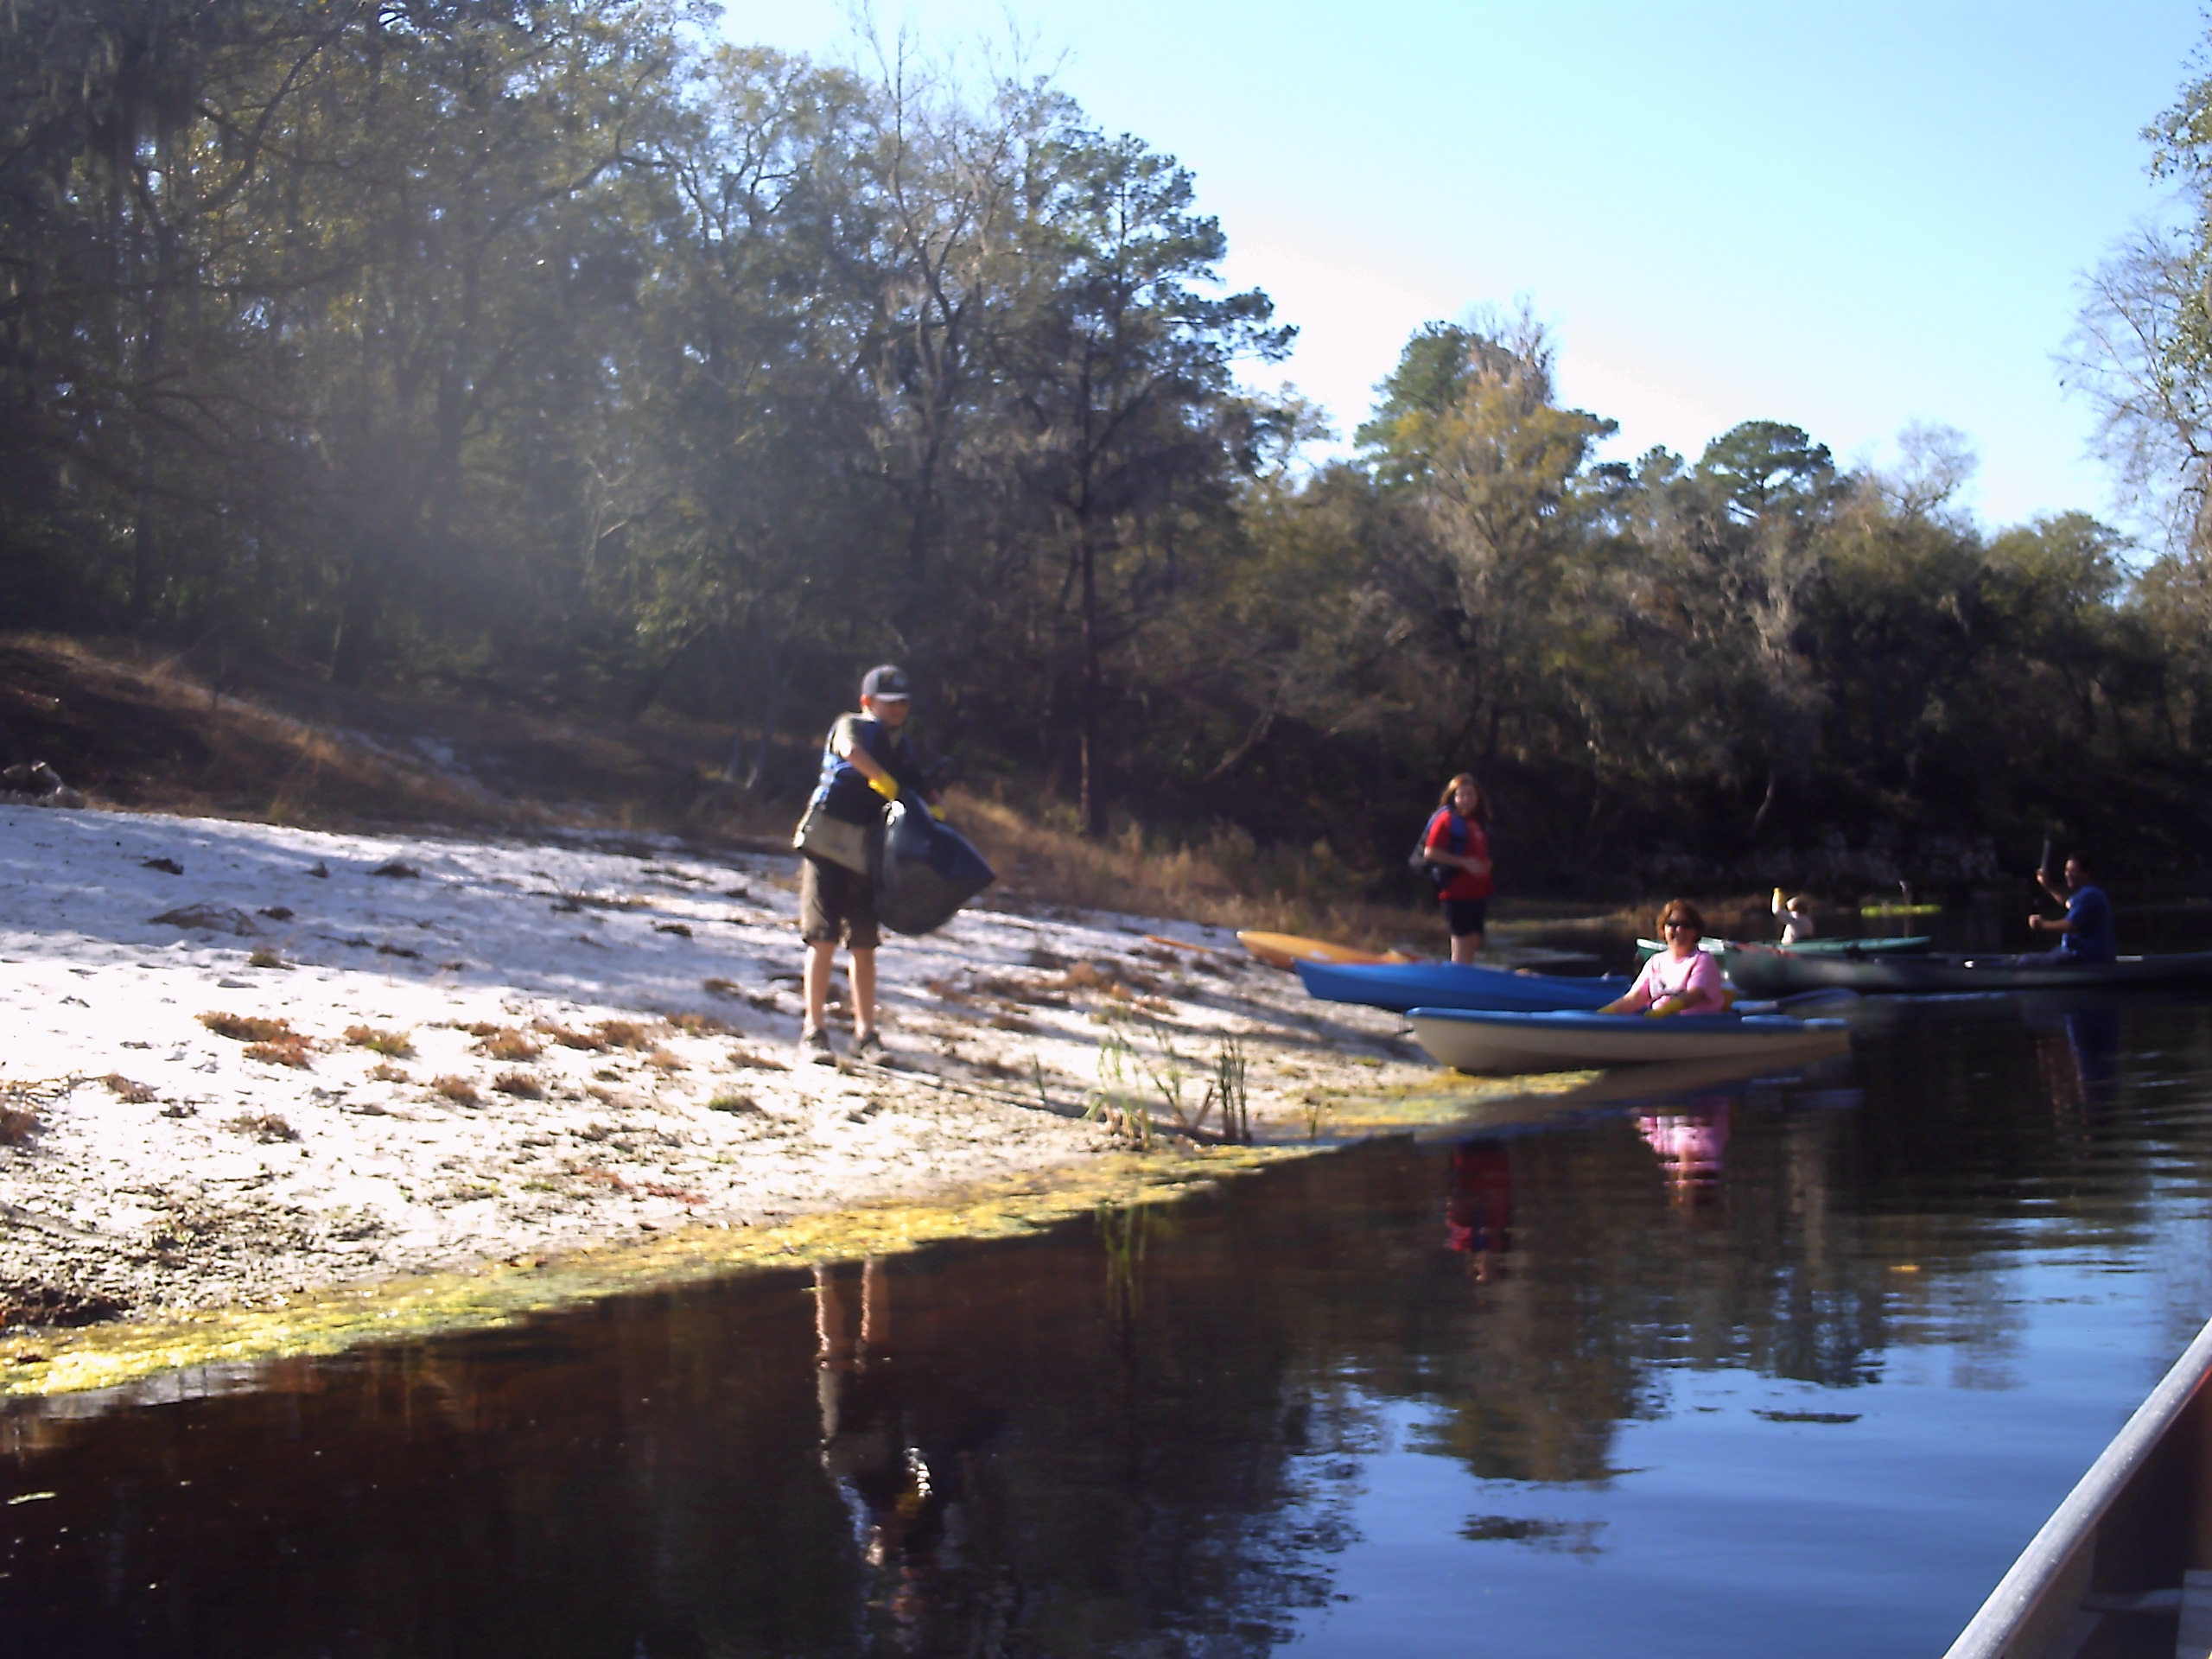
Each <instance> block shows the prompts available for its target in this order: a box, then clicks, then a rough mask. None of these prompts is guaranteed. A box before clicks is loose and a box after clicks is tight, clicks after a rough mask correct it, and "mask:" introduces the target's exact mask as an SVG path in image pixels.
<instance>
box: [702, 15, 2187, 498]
mask: <svg viewBox="0 0 2212 1659" xmlns="http://www.w3.org/2000/svg"><path fill="white" fill-rule="evenodd" d="M876 18H877V22H878V25H879V27H880V29H883V30H884V31H885V32H886V33H891V32H895V31H896V30H897V29H899V27H900V26H901V25H902V24H903V25H904V26H905V27H906V28H907V29H909V30H910V31H911V32H912V34H913V35H915V36H916V37H917V38H918V40H919V41H921V42H923V43H925V45H929V46H933V47H942V46H944V45H947V44H957V43H959V42H963V41H964V42H973V41H978V40H982V39H995V40H997V41H1001V42H1002V41H1004V39H1005V38H1006V36H1007V30H1008V27H1009V23H1011V24H1012V26H1013V27H1014V29H1017V30H1019V31H1020V33H1021V34H1023V35H1027V37H1028V38H1029V39H1030V41H1032V42H1033V52H1034V53H1035V54H1037V55H1038V56H1039V57H1040V58H1041V59H1043V60H1046V61H1051V60H1058V62H1059V64H1060V68H1059V73H1058V79H1059V81H1060V83H1061V84H1062V85H1063V86H1065V88H1066V89H1067V91H1069V92H1071V93H1072V94H1073V95H1074V96H1075V97H1076V98H1077V99H1079V100H1080V101H1081V102H1082V104H1083V105H1084V107H1085V108H1086V109H1087V110H1088V111H1090V114H1091V116H1092V117H1093V118H1094V119H1095V120H1096V121H1097V122H1098V123H1099V124H1101V125H1102V126H1104V127H1107V128H1109V129H1110V130H1125V131H1128V132H1133V133H1135V134H1137V135H1138V136H1139V137H1142V138H1143V139H1145V140H1146V141H1147V143H1150V144H1151V145H1152V146H1153V147H1154V148H1155V149H1161V150H1165V151H1167V152H1169V153H1171V154H1173V155H1174V156H1178V157H1179V158H1180V159H1181V160H1182V161H1183V162H1185V164H1186V165H1188V166H1189V167H1190V168H1192V170H1193V172H1194V173H1195V174H1196V175H1197V177H1198V188H1199V194H1200V199H1201V201H1202V202H1203V204H1204V205H1205V207H1206V209H1207V210H1208V211H1210V212H1211V213H1215V214H1217V215H1218V216H1219V218H1220V219H1221V221H1222V224H1223V226H1224V230H1225V231H1226V232H1228V236H1229V241H1230V261H1229V264H1228V266H1227V275H1228V277H1230V280H1231V281H1232V282H1234V283H1236V284H1237V285H1239V286H1249V285H1256V286H1259V287H1262V288H1264V289H1267V290H1268V293H1269V294H1271V295H1272V296H1274V299H1275V302H1276V305H1277V308H1278V311H1279V313H1280V315H1281V317H1282V319H1283V320H1284V321H1289V322H1294V323H1296V324H1297V325H1299V327H1300V330H1301V337H1300V345H1299V350H1298V353H1297V355H1296V356H1295V357H1294V359H1292V361H1291V362H1290V364H1289V365H1287V368H1285V369H1284V370H1281V371H1280V373H1281V374H1283V375H1287V378H1290V379H1291V380H1293V381H1294V382H1295V383H1296V384H1297V385H1298V386H1299V387H1300V390H1301V391H1304V392H1305V393H1306V395H1307V396H1308V397H1313V398H1314V399H1316V400H1317V401H1319V402H1320V403H1322V404H1325V405H1326V406H1327V408H1328V409H1329V410H1330V413H1331V415H1332V418H1333V420H1334V421H1335V423H1337V425H1338V428H1339V429H1342V430H1344V431H1345V432H1347V433H1348V432H1349V430H1350V429H1351V427H1352V426H1353V425H1355V424H1357V422H1358V421H1359V420H1360V418H1361V417H1362V416H1363V414H1364V413H1365V410H1366V408H1367V405H1368V402H1369V399H1370V391H1371V388H1372V387H1373V385H1375V383H1376V381H1377V380H1379V379H1380V378H1382V377H1383V375H1384V374H1386V373H1387V372H1389V368H1390V366H1391V365H1392V364H1393V363H1394V362H1395V359H1396V357H1397V353H1398V350H1399V348H1400V346H1402V345H1403V343H1404V341H1405V340H1406V337H1407V336H1408V334H1410V333H1411V332H1412V331H1413V330H1414V328H1415V327H1418V326H1419V325H1420V324H1421V323H1422V322H1424V321H1428V320H1430V319H1434V318H1451V317H1457V316H1460V315H1464V314H1465V313H1466V312H1467V310H1468V309H1469V308H1471V307H1473V306H1476V305H1479V304H1483V303H1485V302H1488V303H1492V304H1498V305H1510V304H1511V303H1512V302H1514V301H1515V300H1516V298H1518V297H1520V296H1526V297H1527V298H1528V299H1529V301H1530V302H1532V303H1533V305H1534V306H1535V310H1536V312H1537V315H1540V316H1541V317H1542V318H1544V319H1545V320H1546V321H1547V322H1548V323H1549V324H1550V325H1551V327H1553V329H1554V332H1555V334H1556V337H1557V340H1558V343H1559V346H1560V385H1561V391H1562V393H1563V395H1564V396H1565V397H1566V398H1567V400H1568V401H1570V402H1572V403H1574V404H1579V405H1580V406H1582V407H1585V408H1587V409H1591V410H1595V411H1596V412H1598V413H1599V414H1601V415H1605V416H1611V418H1613V419H1615V420H1617V421H1618V422H1619V423H1621V434H1620V435H1619V437H1618V438H1617V439H1616V440H1615V441H1614V442H1613V444H1612V445H1611V449H1610V450H1609V452H1608V453H1609V454H1611V456H1614V457H1617V458H1621V459H1628V458H1632V457H1633V456H1634V455H1635V454H1638V453H1640V452H1641V451H1642V450H1643V449H1644V448H1648V447H1649V446H1650V445H1652V444H1655V443H1663V444H1665V445H1667V446H1669V448H1675V449H1678V450H1682V451H1685V452H1687V453H1688V454H1693V455H1694V454H1696V452H1697V451H1698V450H1699V449H1700V448H1702V447H1703V445H1704V444H1705V442H1706V441H1707V439H1708V438H1710V437H1712V436H1713V435H1715V434H1717V433H1719V432H1721V431H1724V430H1726V429H1727V428H1728V427H1730V426H1732V425H1733V424H1734V423H1736V422H1738V421H1741V420H1749V419H1768V420H1783V421H1791V422H1795V423H1796V424H1798V425H1800V426H1802V427H1804V428H1805V429H1807V430H1808V431H1809V432H1811V433H1812V434H1813V435H1814V436H1815V437H1816V438H1818V439H1819V440H1821V442H1825V443H1827V444H1828V445H1829V446H1830V447H1831V448H1833V449H1834V451H1835V453H1836V454H1837V455H1838V457H1839V458H1840V459H1844V460H1847V461H1848V460H1854V459H1867V460H1872V461H1875V462H1877V463H1879V462H1882V461H1885V460H1887V459H1888V458H1890V457H1891V455H1892V454H1893V453H1894V451H1893V447H1892V440H1893V439H1894V437H1895V435H1896V434H1897V431H1898V429H1900V428H1902V427H1903V426H1904V424H1905V423H1908V422H1912V421H1923V422H1941V423H1948V424H1949V425H1952V426H1955V427H1957V428H1958V429H1961V431H1963V432H1964V433H1965V434H1966V435H1967V438H1968V440H1969V441H1970V442H1972V444H1973V445H1974V448H1975V449H1976V451H1977V452H1978V453H1979V454H1980V457H1981V468H1980V474H1979V475H1978V478H1977V480H1976V482H1975V484H1974V490H1973V496H1972V499H1971V501H1970V503H1969V505H1973V506H1974V508H1975V509H1976V510H1977V511H1978V512H1980V514H1981V516H1982V517H1983V518H1984V519H1985V521H1986V522H1988V523H1990V524H2007V523H2012V522H2015V521H2018V520H2019V519H2022V518H2027V517H2030V516H2031V515H2033V514H2036V513H2038V512H2055V511H2062V510H2064V509H2067V508H2072V507H2082V508H2088V509H2089V510H2092V511H2096V512H2106V513H2108V512H2109V511H2110V508H2111V500H2110V486H2109V484H2108V481H2107V477H2106V474H2105V473H2104V471H2103V469H2102V468H2101V467H2100V466H2099V465H2098V464H2097V463H2096V462H2095V461H2094V460H2092V459H2091V458H2090V457H2089V456H2088V454H2087V452H2086V442H2087V439H2088V434H2089V429H2090V424H2091V422H2090V415H2089V412H2088V410H2087V409H2086V408H2085V407H2084V406H2083V405H2082V404H2079V403H2078V402H2075V401H2074V400H2072V399H2069V397H2067V396H2066V395H2065V394H2064V393H2063V391H2062V390H2061V388H2060V385H2059V383H2058V374H2057V371H2056V367H2055V366H2054V364H2053V361H2052V358H2053V354H2054V353H2056V352H2057V351H2058V350H2059V349H2060V348H2061V347H2062V346H2063V343H2064V340H2065V337H2066V334H2067V333H2068V330H2069V327H2070V326H2071V324H2072V321H2073V317H2074V313H2075V308H2076V305H2077V293H2076V283H2077V281H2078V278H2079V276H2080V274H2081V273H2082V271H2083V270H2086V269H2087V268H2088V267H2089V266H2091V265H2093V264H2095V263H2096V261H2097V260H2098V259H2099V258H2100V257H2101V256H2102V254H2103V253H2104V252H2105V251H2106V250H2107V247H2108V246H2109V245H2111V244H2112V243H2113V240H2114V239H2115V238H2118V237H2120V236H2121V235H2122V234H2123V233H2125V232H2126V230H2127V229H2128V227H2129V226H2131V225H2132V224H2133V223H2134V222H2136V221H2137V220H2139V219H2143V218H2144V217H2145V216H2147V215H2149V214H2151V213H2154V212H2156V211H2157V210H2158V194H2156V192H2155V191H2154V189H2153V187H2152V184H2151V182H2150V181H2149V179H2148V178H2147V176H2146V175H2145V171H2144V161H2145V150H2144V147H2143V144H2142V143H2141V141H2140V139H2139V137H2138V133H2139V130H2140V129H2141V127H2142V126H2143V125H2144V124H2145V122H2147V121H2149V120H2150V119H2151V118H2152V117H2154V116H2155V115H2156V114H2157V113H2158V111H2160V110H2161V109H2163V108H2164V107H2165V106H2166V105H2168V104H2170V103H2171V101H2172V99H2173V97H2174V94H2175V92H2176V90H2177V87H2178V86H2179V85H2180V83H2181V81H2182V79H2183V76H2184V74H2185V73H2188V70H2189V66H2190V62H2191V54H2192V52H2193V50H2194V48H2195V47H2196V42H2197V41H2198V40H2199V39H2200V38H2201V37H2202V33H2203V31H2204V29H2205V22H2204V19H2203V17H2202V14H2200V12H2199V11H2198V10H2196V7H2194V6H2192V5H2189V4H2183V3H2152V0H2100V3H2098V4H2096V5H2094V6H2093V5H2090V4H2088V3H2082V0H2075V3H2070V4H2057V3H2047V0H2019V3H2007V4H2004V5H1999V4H1994V3H1983V4H1974V5H1966V4H1955V3H1954V4H1943V3H1920V4H1896V3H1883V0H1877V3H1862V4H1859V5H1858V6H1855V7H1851V8H1845V7H1841V6H1834V5H1831V6H1827V7H1819V8H1815V7H1789V6H1783V5H1773V4H1770V5H1763V6H1751V5H1743V4H1687V5H1680V4H1678V5H1675V6H1671V7H1661V6H1652V5H1649V4H1646V5H1640V6H1630V5H1628V4H1625V3H1618V0H1592V3H1584V4H1576V3H1555V4H1554V5H1552V6H1549V7H1541V8H1540V7H1535V6H1530V5H1526V4H1521V5H1510V6H1508V5H1497V4H1490V3H1465V4H1459V5H1447V4H1441V3H1427V0H1424V3H1408V4H1398V5H1381V6H1376V5H1368V6H1359V7H1354V6H1348V5H1338V6H1330V7H1323V6H1319V5H1314V4H1312V3H1310V0H1278V3H1273V4H1268V5H1259V4H1253V3H1246V0H1235V3H1214V4H1210V5H1198V4H1192V3H1188V0H1184V3H1167V0H1122V3H1120V4H1118V5H1116V6H1111V7H1108V6H1098V5H1091V6H1075V5H1071V4H1066V3H1055V0H1013V3H1011V4H1001V3H999V0H906V3H905V4H903V5H899V4H894V3H885V4H882V5H880V6H879V7H878V9H877V10H876ZM726 29H727V32H728V35H730V36H731V37H732V38H734V39H741V40H747V41H760V42H764V43H766V44H769V45H773V46H778V47H781V48H785V49H787V50H797V51H804V52H809V53H813V54H819V55H823V56H829V57H837V56H842V55H847V54H849V53H850V51H851V49H852V48H851V39H852V37H851V34H850V29H849V18H848V13H847V11H846V10H845V9H844V8H843V7H842V6H841V5H840V4H839V3H837V0H784V3H779V4H778V5H775V6H773V7H766V6H747V5H743V4H734V5H732V6H731V8H730V10H729V12H728V18H727V22H726ZM1276 373H1278V372H1268V378H1269V379H1270V380H1272V379H1273V378H1275V375H1276Z"/></svg>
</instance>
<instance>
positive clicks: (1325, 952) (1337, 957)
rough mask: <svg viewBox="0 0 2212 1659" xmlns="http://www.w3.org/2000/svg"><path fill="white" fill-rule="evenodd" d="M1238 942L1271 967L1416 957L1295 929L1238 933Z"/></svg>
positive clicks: (1367, 961) (1385, 960) (1397, 960)
mask: <svg viewBox="0 0 2212 1659" xmlns="http://www.w3.org/2000/svg"><path fill="white" fill-rule="evenodd" d="M1236 942H1237V943H1238V944H1241V945H1243V947H1244V948H1245V949H1246V950H1249V951H1250V952H1251V953H1252V954H1253V955H1254V956H1255V957H1258V958H1259V959H1260V960H1261V961H1262V962H1264V963H1267V964H1268V967H1270V968H1289V967H1293V966H1294V965H1295V964H1297V963H1301V962H1335V963H1353V964H1358V963H1368V964H1372V963H1378V962H1411V961H1413V960H1414V958H1413V957H1408V956H1403V955H1401V954H1400V953H1399V952H1397V951H1395V950H1384V951H1381V952H1376V951H1373V950H1354V949H1353V948H1352V947H1351V945H1348V944H1330V943H1329V941H1328V940H1326V939H1301V938H1299V937H1298V935H1297V934H1295V933H1239V934H1238V935H1237V936H1236Z"/></svg>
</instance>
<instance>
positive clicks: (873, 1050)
mask: <svg viewBox="0 0 2212 1659" xmlns="http://www.w3.org/2000/svg"><path fill="white" fill-rule="evenodd" d="M853 1058H855V1059H856V1060H859V1061H861V1062H862V1063H863V1064H864V1065H882V1064H883V1063H884V1061H886V1060H887V1059H889V1058H891V1057H890V1055H888V1054H887V1053H886V1052H884V1048H883V1039H882V1038H880V1037H879V1036H877V1035H876V1034H875V1033H874V1032H872V1031H870V1032H863V1033H861V1039H860V1040H859V1041H858V1042H856V1043H855V1044H854V1045H853Z"/></svg>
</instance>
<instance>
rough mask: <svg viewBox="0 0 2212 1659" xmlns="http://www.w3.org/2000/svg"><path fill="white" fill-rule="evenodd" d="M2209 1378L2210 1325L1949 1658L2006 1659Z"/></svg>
mask: <svg viewBox="0 0 2212 1659" xmlns="http://www.w3.org/2000/svg"><path fill="white" fill-rule="evenodd" d="M2208 1376H2212V1319H2208V1320H2206V1321H2205V1324H2204V1326H2203V1328H2202V1329H2201V1330H2200V1331H2198V1332H2197V1333H2196V1337H2195V1338H2194V1339H2193V1340H2192V1341H2191V1342H2190V1344H2189V1346H2188V1347H2187V1348H2185V1349H2183V1351H2182V1354H2181V1357H2180V1358H2178V1359H2177V1360H2176V1361H2175V1362H2174V1363H2173V1364H2172V1365H2171V1367H2169V1368H2168V1369H2167V1371H2166V1374H2165V1375H2164V1376H2162V1377H2160V1378H2159V1379H2158V1386H2157V1387H2156V1388H2154V1389H2152V1390H2151V1392H2150V1393H2149V1395H2146V1396H2145V1399H2144V1401H2143V1403H2142V1404H2141V1405H2139V1406H2138V1407H2137V1408H2135V1410H2134V1412H2133V1414H2131V1415H2130V1416H2129V1418H2128V1420H2127V1421H2126V1423H2124V1424H2123V1425H2121V1427H2120V1433H2117V1434H2115V1435H2113V1438H2112V1440H2111V1441H2110V1442H2109V1443H2108V1444H2107V1446H2106V1447H2105V1449H2104V1450H2103V1451H2102V1452H2099V1453H2098V1454H2097V1459H2096V1461H2095V1462H2094V1463H2092V1464H2091V1465H2089V1467H2088V1471H2087V1472H2086V1473H2084V1474H2083V1475H2082V1478H2081V1479H2080V1480H2078V1481H2076V1482H2075V1484H2074V1489H2073V1490H2072V1491H2069V1492H2068V1493H2067V1495H2066V1496H2065V1497H2064V1498H2063V1500H2061V1502H2060V1503H2059V1505H2058V1507H2057V1508H2056V1510H2052V1511H2051V1513H2050V1519H2049V1520H2047V1521H2045V1522H2044V1523H2043V1525H2042V1526H2041V1527H2040V1528H2039V1529H2037V1532H2036V1535H2035V1536H2034V1537H2032V1538H2031V1539H2030V1540H2029V1541H2028V1544H2027V1548H2024V1549H2023V1550H2022V1551H2021V1552H2020V1553H2019V1554H2018V1556H2017V1557H2016V1558H2015V1559H2014V1560H2013V1562H2012V1567H2010V1568H2009V1569H2008V1570H2007V1571H2006V1572H2005V1576H2004V1577H2003V1578H2001V1579H1999V1580H1998V1581H1997V1587H1996V1588H1995V1589H1993V1590H1992V1591H1991V1592H1989V1595H1988V1598H1987V1599H1986V1600H1984V1601H1983V1603H1982V1604H1981V1607H1980V1610H1979V1611H1977V1612H1976V1613H1975V1614H1974V1618H1971V1619H1970V1620H1968V1621H1967V1627H1966V1628H1965V1629H1964V1630H1961V1631H1960V1633H1959V1636H1958V1639H1957V1640H1956V1641H1955V1642H1953V1643H1951V1645H1950V1646H1949V1648H1948V1649H1945V1651H1944V1655H1943V1659H2005V1655H2006V1654H2007V1653H2008V1652H2009V1650H2010V1649H2011V1646H2012V1642H2013V1640H2014V1639H2015V1638H2016V1637H2018V1636H2019V1635H2020V1634H2021V1633H2022V1631H2023V1630H2025V1629H2026V1628H2027V1627H2028V1625H2029V1624H2030V1623H2031V1621H2032V1620H2034V1619H2035V1618H2037V1616H2038V1615H2039V1614H2040V1613H2042V1611H2044V1602H2045V1601H2046V1600H2047V1599H2048V1598H2049V1597H2050V1594H2051V1592H2052V1591H2053V1590H2055V1589H2056V1588H2057V1587H2058V1586H2060V1585H2062V1584H2063V1582H2064V1581H2065V1580H2066V1579H2067V1576H2068V1573H2069V1569H2070V1568H2071V1567H2073V1566H2074V1565H2075V1560H2076V1558H2078V1557H2079V1556H2080V1554H2081V1553H2082V1550H2083V1549H2084V1548H2089V1547H2092V1546H2094V1543H2095V1541H2096V1535H2097V1528H2098V1527H2099V1526H2100V1525H2101V1523H2102V1522H2103V1521H2104V1519H2105V1516H2106V1515H2107V1512H2108V1511H2109V1510H2111V1509H2112V1507H2113V1504H2114V1503H2117V1502H2118V1501H2119V1500H2120V1495H2121V1494H2122V1493H2123V1492H2124V1491H2126V1489H2127V1485H2128V1483H2129V1482H2130V1481H2132V1480H2133V1478H2135V1476H2136V1475H2137V1474H2138V1473H2139V1471H2141V1470H2142V1468H2143V1465H2145V1463H2146V1462H2147V1461H2148V1460H2149V1459H2150V1457H2151V1454H2152V1452H2154V1451H2156V1450H2157V1449H2158V1444H2159V1442H2160V1441H2161V1440H2164V1437H2165V1434H2166V1432H2167V1431H2168V1430H2169V1429H2171V1427H2173V1426H2174V1424H2175V1422H2176V1421H2178V1420H2179V1418H2180V1417H2181V1415H2182V1414H2183V1412H2184V1411H2186V1410H2187V1409H2188V1408H2189V1406H2190V1402H2192V1401H2194V1400H2195V1399H2196V1395H2197V1392H2198V1390H2199V1389H2202V1387H2203V1386H2204V1383H2205V1380H2206V1378H2207V1377H2208Z"/></svg>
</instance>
